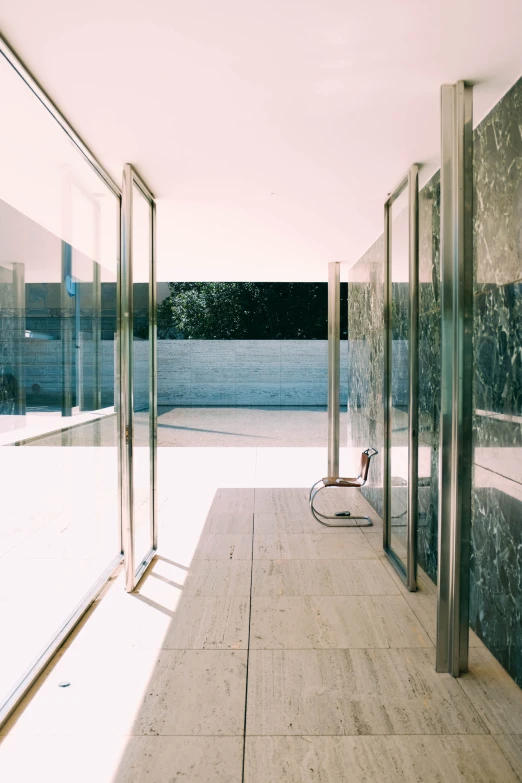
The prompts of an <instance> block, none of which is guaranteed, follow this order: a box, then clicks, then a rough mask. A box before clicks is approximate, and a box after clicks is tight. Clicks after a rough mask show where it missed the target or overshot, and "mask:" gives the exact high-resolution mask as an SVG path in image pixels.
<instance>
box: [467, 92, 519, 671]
mask: <svg viewBox="0 0 522 783" xmlns="http://www.w3.org/2000/svg"><path fill="white" fill-rule="evenodd" d="M474 155H475V161H474V163H475V166H474V178H475V192H474V210H475V215H474V229H475V246H474V256H475V258H474V261H475V263H474V272H475V285H474V294H475V297H474V353H475V377H474V414H475V421H474V428H473V429H474V444H473V461H474V476H473V495H472V504H473V506H472V538H471V542H472V556H471V626H472V628H473V630H474V631H476V633H477V634H478V635H479V636H480V638H481V639H483V641H484V642H485V643H486V644H487V646H488V647H489V648H490V650H491V651H492V652H493V653H494V655H496V657H497V658H498V659H499V661H500V662H501V663H502V665H503V666H504V667H505V668H506V669H507V670H508V671H509V672H510V674H511V675H512V676H513V677H514V678H515V680H516V681H517V682H518V683H519V685H522V80H520V81H519V82H518V83H517V84H516V85H515V86H514V87H513V89H512V90H511V91H510V92H509V93H508V94H507V95H506V96H505V97H504V98H503V99H502V100H501V101H500V103H498V104H497V106H496V107H495V108H494V109H493V111H492V112H491V114H489V116H488V117H486V119H485V120H484V121H483V122H482V123H481V125H480V126H479V127H478V128H477V130H476V131H475V149H474Z"/></svg>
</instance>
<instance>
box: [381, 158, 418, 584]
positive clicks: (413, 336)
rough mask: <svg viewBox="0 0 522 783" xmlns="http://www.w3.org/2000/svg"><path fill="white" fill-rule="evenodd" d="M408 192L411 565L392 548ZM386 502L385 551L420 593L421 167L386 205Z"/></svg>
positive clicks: (409, 554)
mask: <svg viewBox="0 0 522 783" xmlns="http://www.w3.org/2000/svg"><path fill="white" fill-rule="evenodd" d="M406 189H407V191H408V255H409V281H408V286H409V305H410V306H409V340H408V368H409V379H408V510H407V513H408V523H407V558H406V562H407V565H406V566H405V565H404V563H403V562H402V560H401V559H400V558H399V557H398V556H397V555H396V554H395V552H394V551H393V549H392V548H391V454H390V449H391V445H392V444H391V439H392V438H391V436H392V415H391V408H392V348H393V340H392V274H391V248H392V215H391V208H392V206H393V204H394V203H395V201H397V199H398V198H399V196H400V195H401V193H403V192H404V191H405V190H406ZM383 396H384V482H383V483H384V486H383V490H384V498H383V522H384V524H383V548H384V551H385V552H386V554H387V556H388V558H389V560H390V561H391V563H392V564H393V566H394V567H395V569H396V570H397V572H398V573H399V575H400V577H401V578H402V580H403V581H404V583H405V585H406V587H407V588H408V590H409V591H410V592H414V591H415V590H416V589H417V520H418V431H419V428H418V402H419V166H418V165H417V164H414V165H413V166H411V167H410V169H409V171H408V174H407V176H406V177H405V178H404V179H403V180H402V181H401V182H400V183H399V185H398V186H397V187H396V188H395V190H394V191H393V193H391V194H390V195H389V197H388V199H387V201H386V202H385V204H384V395H383Z"/></svg>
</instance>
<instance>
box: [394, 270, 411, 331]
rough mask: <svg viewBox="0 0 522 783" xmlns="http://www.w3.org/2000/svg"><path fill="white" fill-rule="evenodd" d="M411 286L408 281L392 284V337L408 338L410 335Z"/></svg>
mask: <svg viewBox="0 0 522 783" xmlns="http://www.w3.org/2000/svg"><path fill="white" fill-rule="evenodd" d="M408 297H409V286H408V283H393V284H392V304H391V310H392V312H391V315H392V338H393V339H394V340H407V339H408V336H409V307H410V305H409V299H408Z"/></svg>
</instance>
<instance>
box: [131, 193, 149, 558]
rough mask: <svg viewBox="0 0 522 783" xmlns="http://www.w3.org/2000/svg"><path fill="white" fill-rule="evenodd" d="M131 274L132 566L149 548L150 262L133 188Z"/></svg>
mask: <svg viewBox="0 0 522 783" xmlns="http://www.w3.org/2000/svg"><path fill="white" fill-rule="evenodd" d="M132 187H133V194H132V196H133V198H132V210H133V212H132V267H133V269H132V274H133V291H132V293H133V313H134V320H133V340H132V348H133V372H132V386H133V414H132V416H133V421H132V425H133V426H132V429H133V477H134V552H135V566H136V570H138V569H139V567H140V564H141V561H142V560H143V558H145V556H146V555H147V554H148V552H149V551H150V548H151V546H152V503H151V449H150V439H149V433H150V416H151V415H152V411H151V408H150V380H151V353H150V318H149V315H150V314H149V291H150V280H149V275H150V261H151V257H150V254H151V206H150V204H149V202H148V201H147V200H146V199H145V197H144V196H143V194H142V192H141V190H140V189H139V188H138V187H137V186H136V184H133V186H132Z"/></svg>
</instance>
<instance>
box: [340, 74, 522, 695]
mask: <svg viewBox="0 0 522 783" xmlns="http://www.w3.org/2000/svg"><path fill="white" fill-rule="evenodd" d="M521 129H522V80H520V81H519V82H518V83H517V84H516V85H515V86H514V87H513V89H512V90H511V91H510V92H509V93H508V94H507V95H506V96H505V97H504V98H503V99H502V100H501V101H500V102H499V103H498V104H497V106H496V107H495V108H494V109H493V111H492V112H491V113H490V114H489V115H488V117H486V118H485V120H484V121H483V122H482V123H481V124H480V125H479V126H478V128H477V129H476V130H475V132H474V210H475V215H474V274H475V278H474V279H475V282H474V379H473V386H474V418H475V421H474V442H473V467H474V472H473V490H472V519H471V523H472V534H471V579H470V582H471V596H470V599H471V600H470V624H471V627H472V628H473V630H474V631H475V632H476V633H477V634H478V636H479V637H480V638H481V639H482V640H483V641H484V642H485V644H486V645H487V646H488V647H489V649H490V650H491V651H492V652H493V653H494V655H495V656H496V657H497V658H498V660H499V661H500V662H501V663H502V665H503V666H504V667H505V668H506V669H507V671H508V672H509V673H510V674H511V675H512V677H513V678H514V679H515V680H516V681H517V682H518V683H519V684H520V685H522V525H521V519H522V329H521V324H522V130H521ZM419 230H420V313H419V338H420V344H419V365H420V366H419V370H420V373H419V447H420V449H421V450H423V449H424V450H429V454H426V453H425V454H424V457H425V458H424V459H419V463H420V470H419V512H420V513H419V539H418V550H419V563H420V565H421V566H422V567H423V568H424V569H425V570H426V571H427V573H428V574H429V575H430V576H431V577H432V579H434V580H436V578H437V555H438V552H437V547H438V511H437V504H438V442H439V414H440V410H439V407H440V371H441V349H440V292H439V287H440V285H439V284H440V253H439V247H440V188H439V175H438V174H437V175H436V176H435V177H434V178H433V179H432V180H431V182H429V183H428V184H427V185H426V186H425V188H423V190H422V191H421V194H420V214H419ZM382 263H383V253H382V237H381V238H380V239H379V240H378V241H377V242H376V243H375V244H374V245H373V246H372V248H370V250H369V251H368V252H367V253H366V254H365V255H364V256H363V257H362V258H361V259H360V261H359V262H358V263H357V264H356V265H355V267H354V268H353V269H352V273H351V281H352V282H351V285H349V315H348V319H349V332H348V337H349V345H350V356H351V357H353V358H352V362H356V363H357V376H354V390H353V392H352V391H351V393H350V400H353V399H356V404H355V403H354V408H355V411H356V414H357V415H356V416H355V417H352V418H353V423H352V425H351V428H352V431H351V439H352V442H353V443H354V444H357V445H361V442H362V440H364V435H365V434H366V433H373V434H374V435H373V437H374V438H375V444H372V445H376V448H379V445H377V444H380V445H381V447H382V368H383V346H382V319H383V299H382V273H383V270H382ZM354 343H355V347H352V346H354ZM368 356H371V362H368ZM361 387H362V388H361ZM364 388H367V389H368V391H367V393H366V394H364V393H363V389H364ZM355 395H358V396H355ZM366 495H367V497H368V499H369V500H370V502H371V503H372V504H373V505H374V507H375V508H376V510H377V511H378V512H379V513H381V512H382V472H381V473H380V474H379V473H378V472H377V471H376V472H375V473H374V474H373V475H372V486H371V487H369V488H368V489H367V491H366Z"/></svg>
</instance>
